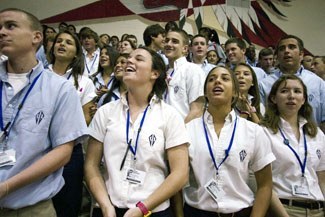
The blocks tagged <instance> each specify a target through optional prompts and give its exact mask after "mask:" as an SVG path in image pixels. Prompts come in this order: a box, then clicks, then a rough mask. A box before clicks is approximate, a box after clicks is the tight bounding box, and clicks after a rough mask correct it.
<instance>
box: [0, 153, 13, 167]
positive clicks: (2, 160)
mask: <svg viewBox="0 0 325 217" xmlns="http://www.w3.org/2000/svg"><path fill="white" fill-rule="evenodd" d="M15 163H16V151H15V150H14V149H8V150H5V151H2V152H0V167H4V166H13V165H15Z"/></svg>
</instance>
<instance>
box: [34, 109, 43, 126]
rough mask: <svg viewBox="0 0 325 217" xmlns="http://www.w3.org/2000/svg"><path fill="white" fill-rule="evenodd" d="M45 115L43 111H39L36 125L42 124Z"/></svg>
mask: <svg viewBox="0 0 325 217" xmlns="http://www.w3.org/2000/svg"><path fill="white" fill-rule="evenodd" d="M44 116H45V115H44V113H43V111H39V112H38V113H37V114H36V115H35V121H36V124H37V125H39V124H40V123H41V121H42V120H43V118H44Z"/></svg>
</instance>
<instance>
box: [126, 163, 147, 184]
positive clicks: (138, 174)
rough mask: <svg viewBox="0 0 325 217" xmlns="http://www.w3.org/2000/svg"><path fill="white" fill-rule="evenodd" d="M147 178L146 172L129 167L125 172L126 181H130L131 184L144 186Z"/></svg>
mask: <svg viewBox="0 0 325 217" xmlns="http://www.w3.org/2000/svg"><path fill="white" fill-rule="evenodd" d="M145 177H146V173H145V172H143V171H141V170H137V169H134V168H130V167H128V168H127V169H126V172H125V179H124V180H126V181H128V182H129V183H131V184H138V185H142V184H143V183H144V178H145Z"/></svg>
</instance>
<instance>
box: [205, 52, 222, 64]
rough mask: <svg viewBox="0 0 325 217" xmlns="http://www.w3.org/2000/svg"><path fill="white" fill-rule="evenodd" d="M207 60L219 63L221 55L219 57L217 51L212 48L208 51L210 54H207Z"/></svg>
mask: <svg viewBox="0 0 325 217" xmlns="http://www.w3.org/2000/svg"><path fill="white" fill-rule="evenodd" d="M207 60H208V63H211V64H214V65H217V63H218V61H219V57H218V54H217V51H215V50H210V51H209V52H208V54H207Z"/></svg>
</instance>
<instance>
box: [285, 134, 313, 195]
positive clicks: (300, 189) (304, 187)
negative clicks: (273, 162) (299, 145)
mask: <svg viewBox="0 0 325 217" xmlns="http://www.w3.org/2000/svg"><path fill="white" fill-rule="evenodd" d="M279 131H280V133H281V136H282V138H283V144H285V145H286V146H288V148H289V149H290V150H291V151H292V153H293V154H294V155H295V157H296V158H297V160H298V162H299V166H300V169H301V182H300V185H298V184H292V185H291V188H292V194H293V195H294V196H309V192H310V191H309V186H308V182H307V178H306V176H305V170H306V165H307V141H306V136H305V133H304V134H303V135H304V149H305V153H304V161H303V162H302V161H301V159H300V157H299V155H298V153H297V152H296V151H295V150H294V149H293V147H292V146H291V145H290V142H289V140H288V139H287V138H286V137H285V135H284V133H283V131H282V130H281V128H279Z"/></svg>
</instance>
